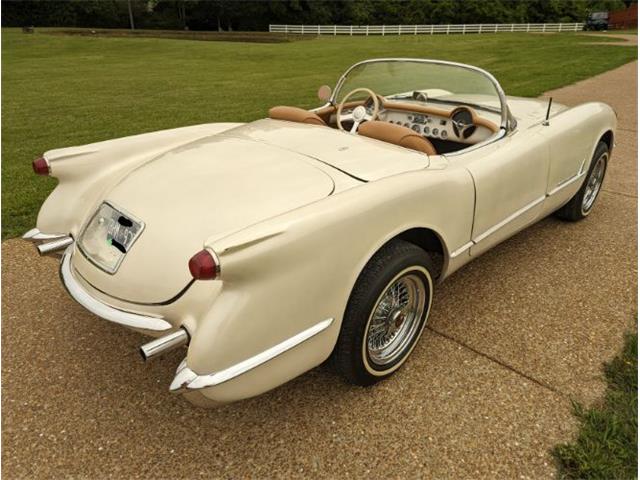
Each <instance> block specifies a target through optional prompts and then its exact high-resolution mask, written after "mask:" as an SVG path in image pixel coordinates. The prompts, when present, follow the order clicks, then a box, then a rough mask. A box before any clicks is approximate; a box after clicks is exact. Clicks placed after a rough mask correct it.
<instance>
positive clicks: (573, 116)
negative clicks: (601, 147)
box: [539, 105, 595, 193]
mask: <svg viewBox="0 0 640 480" xmlns="http://www.w3.org/2000/svg"><path fill="white" fill-rule="evenodd" d="M583 107H588V105H585V106H581V107H576V108H572V109H570V110H566V111H564V112H562V113H560V114H558V115H556V116H555V117H553V118H552V119H551V120H549V125H547V126H541V127H539V130H540V136H541V137H543V138H544V139H545V140H546V145H547V148H548V150H549V179H548V181H547V193H551V192H553V191H554V190H556V189H557V187H558V186H559V185H562V184H563V183H564V182H566V181H568V180H570V179H572V178H573V177H575V176H576V175H578V174H579V173H581V172H582V170H584V169H586V168H588V166H589V165H588V161H589V156H590V155H591V152H590V149H591V147H592V146H593V145H592V141H591V137H592V136H593V131H594V130H595V129H594V127H593V126H592V125H591V124H590V122H589V121H585V118H586V117H587V116H588V115H590V113H591V112H589V109H588V108H583Z"/></svg>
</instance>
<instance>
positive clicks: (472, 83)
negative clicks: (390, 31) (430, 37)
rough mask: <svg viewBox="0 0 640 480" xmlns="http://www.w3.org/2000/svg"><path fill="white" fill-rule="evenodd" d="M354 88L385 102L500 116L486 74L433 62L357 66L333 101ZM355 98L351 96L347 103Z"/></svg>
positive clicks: (493, 87) (496, 96)
mask: <svg viewBox="0 0 640 480" xmlns="http://www.w3.org/2000/svg"><path fill="white" fill-rule="evenodd" d="M357 88H368V89H369V90H372V91H374V92H375V93H376V94H378V95H381V96H383V97H385V98H387V99H389V100H398V101H409V102H418V103H435V104H438V103H440V104H450V105H468V106H472V107H476V108H480V109H485V110H489V111H492V112H495V113H501V108H502V104H501V101H500V94H499V93H498V90H497V88H496V85H495V83H494V81H493V80H492V79H491V78H490V77H489V76H488V75H487V74H485V73H484V72H482V71H480V70H475V69H473V68H469V67H465V66H462V65H455V64H447V63H438V62H435V61H419V60H374V61H370V62H364V63H360V64H357V65H356V66H354V67H353V68H352V69H351V70H349V71H348V72H347V73H346V76H345V77H344V78H343V79H342V82H341V83H339V84H338V87H337V90H336V92H335V95H334V100H335V101H336V102H337V103H339V102H341V101H342V99H343V98H344V97H345V95H347V94H348V93H349V92H351V91H353V90H355V89H357ZM366 96H367V95H366V94H362V95H360V98H365V97H366ZM358 99H359V97H358V95H355V96H354V97H352V98H351V99H350V100H358Z"/></svg>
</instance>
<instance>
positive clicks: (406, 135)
mask: <svg viewBox="0 0 640 480" xmlns="http://www.w3.org/2000/svg"><path fill="white" fill-rule="evenodd" d="M358 135H362V136H364V137H369V138H375V139H376V140H382V141H383V142H388V143H393V144H394V145H398V146H400V147H404V148H410V149H411V150H416V151H418V152H422V153H426V154H427V155H437V152H436V149H435V148H434V147H433V144H432V143H431V142H430V141H429V140H427V139H426V138H424V137H423V136H422V135H420V134H419V133H416V132H414V131H413V130H411V129H410V128H407V127H403V126H402V125H396V124H394V123H387V122H381V121H379V120H370V121H368V122H364V123H362V124H361V125H360V126H359V127H358Z"/></svg>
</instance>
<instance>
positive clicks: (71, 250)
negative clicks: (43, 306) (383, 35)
mask: <svg viewBox="0 0 640 480" xmlns="http://www.w3.org/2000/svg"><path fill="white" fill-rule="evenodd" d="M320 96H321V97H322V98H323V100H325V101H326V104H325V105H324V106H322V107H319V108H317V109H315V110H311V111H307V110H303V109H300V108H295V107H274V108H272V109H271V110H270V111H269V118H266V119H262V120H257V121H255V122H251V123H247V124H239V123H212V124H207V125H197V126H192V127H185V128H179V129H175V130H166V131H161V132H154V133H148V134H143V135H136V136H133V137H127V138H122V139H117V140H108V141H104V142H99V143H94V144H91V145H86V146H81V147H70V148H63V149H59V150H51V151H49V152H47V153H45V154H44V156H43V157H42V158H39V159H37V160H35V161H34V164H33V166H34V169H35V171H36V173H39V174H41V175H51V176H53V177H55V178H57V179H58V180H59V184H58V186H57V187H56V188H55V190H54V191H53V193H51V195H50V196H49V198H48V199H47V200H46V202H45V203H44V205H43V207H42V209H41V210H40V213H39V216H38V223H37V228H36V229H33V230H31V231H30V232H28V233H27V234H25V238H26V239H28V240H30V241H33V242H34V243H35V244H36V245H37V247H38V249H39V251H40V253H41V254H55V253H58V254H61V255H62V260H61V278H62V282H63V283H64V285H65V287H66V289H67V290H68V292H69V294H70V295H71V296H72V297H73V298H74V299H75V300H76V301H77V302H79V303H80V304H81V305H82V306H84V307H85V308H86V309H87V310H89V311H90V312H92V313H94V314H96V315H97V316H99V317H102V318H104V319H106V320H109V321H112V322H115V323H118V324H121V325H124V326H126V327H130V328H132V329H135V330H138V331H140V332H144V333H147V334H150V335H153V336H155V337H157V338H156V339H155V340H153V341H151V342H150V343H147V344H145V345H143V346H142V347H141V351H142V353H143V356H145V357H146V358H148V357H152V356H154V355H158V354H161V353H163V352H165V351H167V350H169V349H170V348H173V347H176V346H181V345H188V350H187V351H186V358H185V359H184V361H182V363H180V365H179V366H178V367H177V372H176V375H175V379H174V380H173V382H172V383H171V387H170V390H171V391H173V392H179V393H182V394H184V395H185V396H186V397H187V398H188V399H189V400H191V401H192V402H194V403H196V404H198V405H215V404H219V403H224V402H230V401H234V400H239V399H243V398H247V397H251V396H254V395H258V394H260V393H262V392H265V391H267V390H270V389H272V388H274V387H276V386H278V385H281V384H282V383H284V382H286V381H288V380H290V379H292V378H294V377H295V376H297V375H300V374H302V373H304V372H306V371H307V370H309V369H311V368H313V367H315V366H317V365H319V364H321V363H322V362H324V361H325V360H327V359H328V358H330V359H331V362H332V364H333V365H334V366H335V368H336V369H337V370H338V371H339V372H340V373H341V374H342V375H343V376H344V377H345V378H346V379H347V380H348V381H349V382H352V383H354V384H358V385H370V384H373V383H375V382H377V381H379V380H381V379H383V378H385V377H387V376H389V375H391V374H392V373H393V372H395V371H396V370H397V369H398V368H400V366H401V365H402V364H403V363H404V362H405V360H406V359H407V357H408V356H409V354H410V353H411V351H412V350H413V348H414V347H415V345H416V342H417V341H418V339H419V338H420V335H421V333H422V331H423V330H424V327H425V323H426V321H427V317H428V315H429V310H430V308H431V299H432V295H433V289H434V286H435V284H436V283H437V282H440V281H442V280H443V279H444V278H446V277H447V276H449V275H451V273H453V272H454V271H455V270H457V269H458V268H460V267H461V266H462V265H464V264H465V263H467V262H469V261H470V260H472V259H473V258H474V257H477V256H478V255H480V254H481V253H483V252H484V251H486V250H487V249H489V248H491V247H492V246H494V245H496V244H497V243H499V242H501V241H502V240H504V239H506V238H507V237H509V236H511V235H513V234H514V233H516V232H517V231H519V230H521V229H523V228H524V227H526V226H527V225H530V224H532V223H533V222H535V221H536V220H539V219H541V218H543V217H544V216H546V215H549V214H550V213H553V212H555V213H556V215H558V216H559V217H561V218H563V219H566V220H579V219H582V218H584V217H586V216H587V215H588V214H589V212H590V211H591V209H592V208H593V205H594V202H595V200H596V197H597V195H598V192H599V190H600V187H601V185H602V180H603V178H604V174H605V170H606V168H607V162H608V160H609V157H610V154H611V149H612V146H613V135H614V129H615V125H616V117H615V114H614V112H613V110H612V109H611V108H609V107H608V106H607V105H604V104H602V103H587V104H583V105H580V106H578V107H574V108H567V107H565V106H562V105H558V104H552V103H551V102H544V101H539V100H534V99H526V98H515V97H506V96H505V95H504V93H503V91H502V89H501V88H500V85H499V84H498V82H497V81H496V80H495V78H494V77H493V76H491V75H490V74H489V73H487V72H485V71H483V70H480V69H478V68H475V67H472V66H468V65H461V64H454V63H449V62H442V61H434V60H417V59H380V60H369V61H365V62H361V63H358V64H356V65H354V66H353V67H351V68H350V69H349V70H347V72H346V73H345V74H344V75H343V76H342V77H341V78H340V79H339V81H338V84H337V86H336V89H335V91H334V92H333V93H332V94H331V91H330V89H329V88H328V87H321V89H320Z"/></svg>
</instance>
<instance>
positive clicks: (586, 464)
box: [553, 333, 638, 480]
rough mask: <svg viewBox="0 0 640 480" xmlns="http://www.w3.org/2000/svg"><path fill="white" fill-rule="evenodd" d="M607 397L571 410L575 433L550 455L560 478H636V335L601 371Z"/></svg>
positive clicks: (634, 334) (633, 335)
mask: <svg viewBox="0 0 640 480" xmlns="http://www.w3.org/2000/svg"><path fill="white" fill-rule="evenodd" d="M604 373H605V378H606V380H607V392H606V394H605V398H604V401H603V402H602V404H601V405H597V406H594V407H592V408H589V409H585V408H584V407H582V406H581V405H576V408H575V410H576V411H575V413H576V416H577V417H578V419H579V421H580V425H581V426H580V431H579V433H578V436H577V438H576V440H575V441H574V442H573V443H569V444H565V445H560V446H558V447H556V448H555V449H554V452H553V453H554V455H555V457H556V459H557V460H558V463H559V467H560V472H559V473H560V477H561V478H567V479H585V480H586V479H603V480H605V479H632V478H636V477H637V473H638V334H637V333H633V334H628V335H627V337H626V339H625V344H624V348H623V350H622V352H621V353H620V354H619V355H618V356H617V357H616V358H614V359H613V361H612V362H611V363H608V364H606V365H605V369H604Z"/></svg>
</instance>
